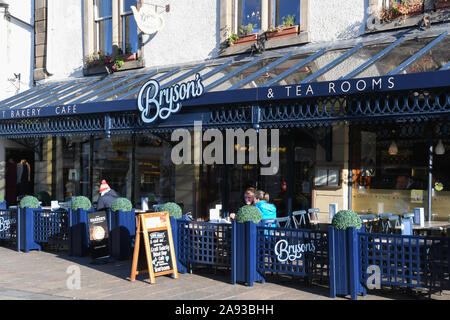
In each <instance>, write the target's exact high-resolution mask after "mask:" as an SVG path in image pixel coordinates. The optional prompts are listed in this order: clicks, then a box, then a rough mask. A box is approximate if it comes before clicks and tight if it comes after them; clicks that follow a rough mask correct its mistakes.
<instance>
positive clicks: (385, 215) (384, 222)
mask: <svg viewBox="0 0 450 320" xmlns="http://www.w3.org/2000/svg"><path fill="white" fill-rule="evenodd" d="M390 216H392V213H391V212H386V213H379V214H378V218H379V219H380V220H379V224H378V232H381V233H385V230H386V226H387V219H388V217H390Z"/></svg>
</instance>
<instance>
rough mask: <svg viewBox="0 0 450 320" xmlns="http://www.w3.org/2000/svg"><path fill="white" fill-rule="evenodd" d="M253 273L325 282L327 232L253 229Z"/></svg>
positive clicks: (327, 249) (327, 273)
mask: <svg viewBox="0 0 450 320" xmlns="http://www.w3.org/2000/svg"><path fill="white" fill-rule="evenodd" d="M256 229H257V247H256V252H257V267H256V269H257V271H258V272H259V274H261V275H263V276H264V275H265V274H266V272H271V273H272V272H273V273H282V274H290V275H296V276H303V277H310V278H318V279H320V280H321V281H323V280H327V279H328V278H329V254H328V252H329V244H328V232H327V231H318V230H311V229H289V228H273V227H269V226H264V225H262V224H259V225H258V226H257V227H256Z"/></svg>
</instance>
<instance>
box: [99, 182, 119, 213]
mask: <svg viewBox="0 0 450 320" xmlns="http://www.w3.org/2000/svg"><path fill="white" fill-rule="evenodd" d="M99 192H100V198H99V199H98V204H97V210H104V209H109V208H111V205H112V203H113V202H114V200H116V199H117V198H119V195H118V194H117V192H115V191H114V190H113V189H111V188H110V187H109V185H108V184H107V183H106V180H102V184H101V185H100V190H99Z"/></svg>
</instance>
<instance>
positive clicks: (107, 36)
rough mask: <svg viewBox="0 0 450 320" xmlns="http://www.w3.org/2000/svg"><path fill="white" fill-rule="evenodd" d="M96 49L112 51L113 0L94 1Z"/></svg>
mask: <svg viewBox="0 0 450 320" xmlns="http://www.w3.org/2000/svg"><path fill="white" fill-rule="evenodd" d="M94 15H95V16H94V17H95V34H96V40H97V41H96V42H97V43H96V49H97V50H96V51H102V52H104V53H106V54H111V53H112V45H113V40H112V0H95V1H94Z"/></svg>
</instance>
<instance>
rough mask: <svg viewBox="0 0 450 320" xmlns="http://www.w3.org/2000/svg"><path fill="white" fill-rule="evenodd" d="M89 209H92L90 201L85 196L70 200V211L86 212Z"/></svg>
mask: <svg viewBox="0 0 450 320" xmlns="http://www.w3.org/2000/svg"><path fill="white" fill-rule="evenodd" d="M91 208H92V203H91V200H89V198H87V197H85V196H79V197H75V198H74V199H73V200H72V210H78V209H83V210H85V211H88V210H90V209H91Z"/></svg>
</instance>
